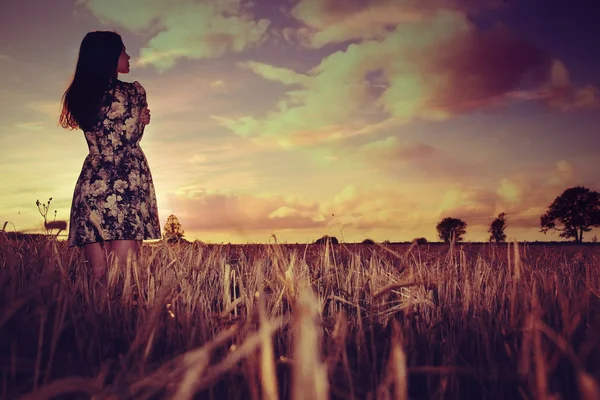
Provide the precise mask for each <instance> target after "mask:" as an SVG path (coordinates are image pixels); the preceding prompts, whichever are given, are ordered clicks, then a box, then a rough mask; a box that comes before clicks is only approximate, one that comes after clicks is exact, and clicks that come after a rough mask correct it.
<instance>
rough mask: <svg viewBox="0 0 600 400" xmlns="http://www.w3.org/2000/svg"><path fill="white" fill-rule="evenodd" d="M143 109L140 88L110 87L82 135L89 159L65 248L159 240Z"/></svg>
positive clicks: (123, 84)
mask: <svg viewBox="0 0 600 400" xmlns="http://www.w3.org/2000/svg"><path fill="white" fill-rule="evenodd" d="M146 105H147V103H146V92H145V90H144V88H143V87H142V85H140V84H139V82H137V81H136V82H133V83H127V82H122V81H119V80H116V79H115V80H114V81H112V83H111V85H110V88H109V90H108V91H107V94H106V95H105V96H104V99H103V101H102V105H101V109H100V115H101V116H102V118H100V119H99V120H98V122H97V124H96V126H95V127H94V129H93V130H91V131H89V132H85V139H86V141H87V145H88V148H89V154H88V155H87V157H86V158H85V160H84V162H83V167H82V170H81V174H80V175H79V179H78V180H77V183H76V185H75V190H74V194H73V202H72V204H71V217H70V221H69V240H68V243H69V246H70V247H72V246H83V245H85V244H88V243H95V242H103V241H105V240H116V239H128V240H144V239H159V238H160V235H161V234H160V223H159V219H158V209H157V204H156V194H155V191H154V184H153V182H152V175H151V174H150V168H149V166H148V162H147V160H146V156H145V155H144V152H143V151H142V149H141V148H140V145H139V143H140V140H141V139H142V135H143V133H144V124H142V123H141V122H140V120H139V117H140V112H141V111H142V109H143V108H144V107H145V106H146Z"/></svg>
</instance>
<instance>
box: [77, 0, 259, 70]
mask: <svg viewBox="0 0 600 400" xmlns="http://www.w3.org/2000/svg"><path fill="white" fill-rule="evenodd" d="M81 3H82V4H84V5H85V6H86V7H87V8H89V9H90V10H91V11H92V12H93V13H94V15H96V16H97V17H98V19H99V20H100V21H101V22H104V23H115V24H118V25H121V26H123V27H124V28H126V29H131V30H133V31H135V32H139V33H145V34H149V35H150V36H151V39H150V40H149V42H148V43H147V45H146V46H145V47H144V48H142V50H141V57H140V60H139V61H138V65H148V64H150V65H154V66H155V67H156V68H157V69H159V70H160V71H165V70H167V69H170V68H171V67H173V66H174V65H175V64H176V62H177V61H178V60H179V59H210V58H217V57H220V56H222V55H224V54H226V53H240V52H242V51H244V50H246V49H248V48H252V47H255V46H257V45H259V44H261V43H262V42H263V41H264V40H265V38H266V32H267V29H268V28H269V25H270V21H269V20H268V19H265V18H262V19H256V18H255V17H254V16H253V14H252V3H251V2H246V1H242V0H227V1H219V2H211V1H208V0H203V1H193V0H181V1H177V2H172V3H171V2H165V1H163V0H150V1H143V0H132V1H128V2H127V3H121V2H120V1H119V0H108V1H107V0H84V1H82V2H81Z"/></svg>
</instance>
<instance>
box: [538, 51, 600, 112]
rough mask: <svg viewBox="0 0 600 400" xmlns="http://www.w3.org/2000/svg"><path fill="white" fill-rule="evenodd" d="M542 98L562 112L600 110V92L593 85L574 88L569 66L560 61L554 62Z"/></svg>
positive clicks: (542, 89)
mask: <svg viewBox="0 0 600 400" xmlns="http://www.w3.org/2000/svg"><path fill="white" fill-rule="evenodd" d="M540 97H541V98H543V99H545V100H546V101H547V103H548V105H549V106H550V107H553V108H556V109H559V110H561V111H573V110H582V109H583V110H593V109H598V108H600V90H598V88H596V87H595V86H593V85H583V86H581V87H574V86H573V85H572V84H571V77H570V73H569V70H568V68H567V66H566V65H565V64H564V63H563V62H562V61H560V60H553V63H552V67H551V69H550V72H549V78H548V81H547V83H546V84H545V85H544V86H543V87H542V88H541V90H540Z"/></svg>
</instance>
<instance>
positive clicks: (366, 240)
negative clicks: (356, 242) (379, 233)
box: [362, 238, 375, 244]
mask: <svg viewBox="0 0 600 400" xmlns="http://www.w3.org/2000/svg"><path fill="white" fill-rule="evenodd" d="M362 244H375V242H374V241H373V239H368V238H367V239H365V240H363V241H362Z"/></svg>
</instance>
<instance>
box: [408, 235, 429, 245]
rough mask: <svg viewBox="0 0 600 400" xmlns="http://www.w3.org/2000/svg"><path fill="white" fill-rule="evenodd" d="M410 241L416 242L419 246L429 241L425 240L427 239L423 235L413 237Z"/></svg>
mask: <svg viewBox="0 0 600 400" xmlns="http://www.w3.org/2000/svg"><path fill="white" fill-rule="evenodd" d="M411 242H412V243H416V244H418V245H419V246H422V245H425V244H427V243H429V242H428V241H427V239H425V238H424V237H420V238H414V239H413V240H412V241H411Z"/></svg>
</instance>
